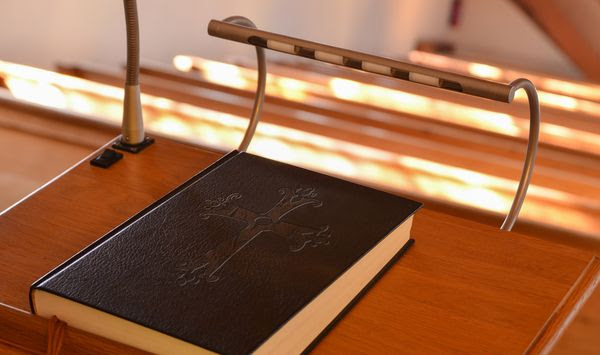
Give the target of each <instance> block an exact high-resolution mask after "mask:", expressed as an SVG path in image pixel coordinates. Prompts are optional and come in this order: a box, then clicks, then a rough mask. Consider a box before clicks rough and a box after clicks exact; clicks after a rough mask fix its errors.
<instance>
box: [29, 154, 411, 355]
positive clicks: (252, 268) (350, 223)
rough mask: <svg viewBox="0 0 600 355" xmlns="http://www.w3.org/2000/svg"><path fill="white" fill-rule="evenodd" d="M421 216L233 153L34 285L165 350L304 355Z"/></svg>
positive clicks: (77, 311)
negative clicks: (417, 217)
mask: <svg viewBox="0 0 600 355" xmlns="http://www.w3.org/2000/svg"><path fill="white" fill-rule="evenodd" d="M420 206H421V204H420V203H418V202H415V201H411V200H408V199H405V198H401V197H398V196H395V195H391V194H388V193H385V192H382V191H378V190H375V189H371V188H367V187H364V186H361V185H357V184H354V183H351V182H348V181H344V180H341V179H338V178H334V177H331V176H327V175H323V174H319V173H315V172H313V171H309V170H305V169H301V168H298V167H294V166H291V165H287V164H283V163H280V162H276V161H273V160H269V159H265V158H262V157H258V156H255V155H251V154H247V153H239V152H232V153H230V154H228V155H227V156H225V157H223V158H222V159H220V160H219V161H218V162H216V163H215V164H214V165H212V166H211V167H209V168H207V169H205V170H204V171H202V172H201V173H199V174H198V175H197V176H195V177H193V178H192V179H190V180H189V181H187V182H186V183H185V184H183V185H182V186H180V187H178V188H177V189H175V190H174V191H172V192H171V193H169V194H168V195H167V196H165V197H163V198H162V199H160V200H159V201H157V202H155V203H154V204H152V205H151V206H149V207H148V208H146V209H145V210H143V211H141V212H140V213H138V214H137V215H136V216H134V217H132V218H131V219H130V220H128V221H126V222H125V223H123V224H122V225H121V226H119V227H117V228H116V229H114V230H113V231H111V232H110V233H108V234H107V235H105V236H104V237H102V238H100V239H99V240H98V241H96V242H95V243H93V244H92V245H90V246H89V247H87V248H86V249H84V250H83V251H81V252H80V253H78V254H77V255H75V256H74V257H72V258H71V259H69V260H68V261H66V262H65V263H63V264H62V265H60V266H59V267H57V268H56V269H55V270H53V271H51V272H50V273H49V274H47V275H45V276H44V277H42V278H41V279H40V280H39V281H37V282H36V283H34V284H33V285H32V287H31V292H30V301H31V307H32V310H33V311H34V312H35V313H36V314H38V315H41V316H43V317H51V316H53V315H56V316H57V317H58V318H59V319H61V320H64V321H66V322H67V323H68V324H69V325H71V326H74V327H76V328H80V329H83V330H87V331H90V332H93V333H96V334H98V335H102V336H105V337H107V338H111V339H114V340H116V341H119V342H122V343H126V344H129V345H132V346H135V347H138V348H141V349H144V350H147V351H150V352H155V353H169V354H173V353H205V352H207V351H209V352H217V353H225V354H243V353H250V352H256V353H277V354H283V353H299V352H302V351H304V350H305V349H306V348H307V347H309V346H311V344H313V343H314V342H315V339H317V338H318V337H319V335H321V334H322V333H323V332H324V331H326V330H327V329H328V328H329V327H330V326H331V324H332V322H334V321H335V320H336V319H339V317H340V316H341V314H343V312H344V310H346V309H348V308H349V307H350V305H351V304H352V303H353V302H354V301H355V300H356V299H357V298H358V297H359V295H360V294H361V293H362V292H363V291H364V290H365V289H366V288H367V287H368V286H369V285H370V284H372V283H373V282H374V281H373V280H375V279H376V278H377V276H378V275H380V274H381V273H382V270H384V269H385V268H386V266H389V265H390V263H391V262H393V260H394V259H395V257H397V256H398V255H399V254H401V253H402V251H403V250H405V249H406V248H407V247H408V246H409V245H410V244H411V242H412V240H410V237H409V233H410V227H411V222H412V216H413V214H414V213H415V211H416V210H417V209H419V207H420ZM398 292H401V290H398ZM399 316H400V315H399Z"/></svg>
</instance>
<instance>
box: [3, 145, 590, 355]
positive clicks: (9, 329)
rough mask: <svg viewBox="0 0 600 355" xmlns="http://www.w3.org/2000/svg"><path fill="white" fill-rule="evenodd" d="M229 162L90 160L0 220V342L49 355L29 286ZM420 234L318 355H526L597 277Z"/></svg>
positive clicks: (506, 248)
mask: <svg viewBox="0 0 600 355" xmlns="http://www.w3.org/2000/svg"><path fill="white" fill-rule="evenodd" d="M221 155H222V154H221V153H217V152H210V151H206V150H202V149H200V148H196V147H191V146H186V145H183V144H180V143H175V142H173V141H169V140H166V139H158V140H157V143H156V144H154V145H153V146H151V147H149V148H147V150H145V151H144V152H142V153H141V154H139V155H134V154H127V153H126V154H125V157H124V158H123V159H122V160H121V161H119V162H118V163H117V164H115V165H114V166H113V167H111V168H110V169H107V170H104V169H99V168H95V167H91V166H90V165H89V162H88V161H87V160H84V161H83V162H81V163H80V164H79V165H77V166H75V167H74V168H73V169H71V170H70V171H68V172H67V173H65V174H63V175H62V176H60V177H59V178H57V179H55V180H54V181H53V182H51V183H49V184H47V185H46V186H45V187H43V188H41V189H40V190H39V191H38V192H37V193H35V194H33V195H32V196H30V197H29V198H27V199H26V200H24V201H22V202H21V203H20V204H18V205H16V206H15V207H13V208H12V209H10V210H8V211H5V212H4V213H3V214H2V215H0V342H4V343H8V344H11V345H10V348H9V346H6V348H7V349H11V351H12V350H13V348H14V349H17V348H18V349H27V350H29V351H37V352H43V351H45V347H44V346H45V343H44V337H45V332H44V329H45V328H44V323H43V322H41V321H40V319H39V318H38V317H33V316H31V315H28V314H27V313H26V312H28V311H29V305H28V289H29V285H30V284H31V283H32V282H33V281H35V280H36V279H37V278H39V277H40V276H42V275H43V274H45V273H46V272H47V271H49V270H50V269H52V268H53V267H55V266H56V265H58V264H59V263H61V262H62V261H64V260H65V259H67V258H68V257H70V256H71V255H73V254H74V253H76V252H77V251H79V250H80V249H82V248H83V247H85V246H86V245H87V244H89V243H90V242H92V241H93V240H95V239H97V238H98V237H100V236H102V235H103V234H104V233H106V232H108V231H109V230H110V229H112V228H114V227H115V226H117V225H118V224H119V223H121V222H123V221H124V220H126V219H127V218H128V217H129V216H131V215H133V214H134V213H135V212H137V211H139V210H140V209H142V208H144V207H145V206H147V205H149V204H150V203H152V202H153V201H154V200H156V199H158V198H159V197H161V196H162V195H164V194H165V193H167V192H168V191H170V190H171V189H172V188H174V187H176V186H177V185H179V184H181V183H182V182H183V181H185V180H186V179H187V178H189V177H191V176H192V175H193V174H194V173H196V172H198V171H199V170H201V169H203V168H204V167H206V166H207V165H209V164H210V163H212V162H214V161H215V160H217V159H218V158H219V157H220V156H221ZM412 235H413V237H414V239H415V240H416V243H415V245H414V246H413V248H411V249H410V250H409V251H408V253H407V254H406V255H405V256H403V257H402V258H401V259H400V260H399V261H398V262H397V263H396V264H395V265H394V266H393V267H392V268H391V269H390V271H388V272H387V273H386V274H385V275H384V277H383V278H382V279H381V281H379V282H378V283H376V285H375V286H374V287H373V288H372V289H371V291H370V292H368V293H367V294H366V296H365V297H364V298H363V299H362V300H361V301H360V302H359V303H358V304H357V305H356V307H354V308H353V309H352V310H351V311H350V312H349V313H348V314H347V315H346V316H345V317H344V318H343V319H342V320H341V321H340V322H339V323H338V325H337V326H336V327H335V328H334V329H333V330H332V331H331V333H330V334H329V335H328V336H327V337H325V339H324V340H323V341H322V342H321V343H320V344H319V345H318V346H317V347H316V348H315V350H314V351H315V353H324V354H325V353H342V352H354V353H356V352H370V353H374V352H378V353H382V352H386V353H388V352H389V353H446V352H471V353H472V352H497V353H522V352H523V351H524V350H525V349H527V348H528V346H530V344H532V342H533V341H534V339H537V341H536V342H534V343H533V347H534V349H538V350H539V349H540V348H541V347H543V346H544V345H545V344H547V343H549V339H551V337H552V336H553V335H555V334H558V332H560V330H561V329H562V327H563V326H564V324H566V322H565V321H564V320H565V319H566V318H567V315H569V314H570V312H571V311H572V309H575V308H577V307H576V306H577V304H578V300H580V299H581V296H582V294H584V292H585V291H588V290H589V289H591V287H593V283H594V282H593V281H594V280H595V279H597V277H598V273H599V269H600V262H599V260H598V259H597V258H596V259H593V258H592V255H591V254H590V253H586V252H583V251H581V250H578V249H573V248H569V247H565V246H559V245H557V244H554V243H551V242H548V241H543V240H539V239H536V238H533V237H528V236H524V235H519V234H515V233H507V232H500V231H499V230H497V229H496V228H494V227H491V226H487V225H483V224H479V223H476V222H472V221H468V220H463V219H460V218H457V217H451V216H447V215H444V214H440V213H436V212H432V211H429V210H427V209H424V210H422V211H420V212H419V213H418V214H417V216H416V219H415V223H414V227H413V232H412ZM2 304H3V305H4V307H2ZM19 327H20V328H19ZM66 334H76V335H77V334H79V336H78V337H75V338H77V339H79V342H78V343H77V342H76V341H75V340H73V343H69V339H66V340H65V345H64V352H65V353H77V352H81V351H82V349H81V348H80V347H81V344H82V340H81V339H87V341H89V342H97V341H100V342H102V341H103V340H93V339H94V337H93V336H91V335H85V334H83V332H80V331H78V330H68V331H67V333H66ZM81 334H83V335H81ZM72 338H73V337H72ZM90 339H92V340H90ZM105 342H106V343H107V344H110V343H111V342H107V341H105ZM83 343H85V341H83ZM111 346H113V348H111V349H113V350H114V349H117V348H118V349H120V350H122V351H123V352H125V351H129V350H131V349H129V348H127V347H122V348H119V347H118V345H114V344H112V345H111ZM115 346H117V347H116V348H115ZM0 349H3V348H2V347H0ZM94 349H95V350H90V349H86V350H87V351H86V352H88V353H89V352H91V353H96V352H99V351H98V347H96V348H94Z"/></svg>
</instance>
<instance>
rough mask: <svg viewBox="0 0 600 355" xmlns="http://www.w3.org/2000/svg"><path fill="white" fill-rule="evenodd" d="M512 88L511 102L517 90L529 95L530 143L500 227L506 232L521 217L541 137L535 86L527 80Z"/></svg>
mask: <svg viewBox="0 0 600 355" xmlns="http://www.w3.org/2000/svg"><path fill="white" fill-rule="evenodd" d="M510 86H511V87H512V89H511V91H510V99H509V102H511V101H512V100H513V98H514V96H515V92H516V91H517V90H519V89H524V90H525V92H526V93H527V98H528V100H529V142H528V143H527V152H526V153H525V163H524V165H523V172H522V173H521V180H520V181H519V187H518V188H517V192H516V193H515V198H514V200H513V203H512V206H511V207H510V211H509V212H508V214H507V215H506V218H505V219H504V222H503V223H502V226H501V227H500V229H502V230H506V231H510V230H511V229H512V228H513V226H514V225H515V222H516V221H517V217H518V216H519V212H520V211H521V206H523V201H524V200H525V195H526V194H527V188H528V187H529V183H530V182H531V176H532V174H533V166H534V163H535V156H536V154H537V146H538V140H539V136H540V103H539V100H538V95H537V91H536V89H535V85H533V83H532V82H531V81H529V80H527V79H517V80H514V81H513V82H511V83H510Z"/></svg>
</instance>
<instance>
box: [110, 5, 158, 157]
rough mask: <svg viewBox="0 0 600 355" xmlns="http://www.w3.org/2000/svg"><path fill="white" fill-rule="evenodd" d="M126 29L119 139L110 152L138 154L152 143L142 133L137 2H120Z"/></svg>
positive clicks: (151, 140)
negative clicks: (123, 11) (125, 58)
mask: <svg viewBox="0 0 600 355" xmlns="http://www.w3.org/2000/svg"><path fill="white" fill-rule="evenodd" d="M123 6H124V8H125V24H126V28H127V73H126V79H125V90H124V91H125V96H124V98H123V120H122V122H121V137H120V139H119V140H118V141H117V142H115V143H114V144H113V148H115V149H121V150H126V151H129V152H131V153H138V152H139V151H141V150H142V149H144V148H145V147H147V146H148V145H150V144H152V142H154V139H152V138H150V137H146V135H145V133H144V117H143V116H142V102H141V99H140V34H139V24H138V13H137V4H136V0H123Z"/></svg>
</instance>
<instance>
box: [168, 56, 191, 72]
mask: <svg viewBox="0 0 600 355" xmlns="http://www.w3.org/2000/svg"><path fill="white" fill-rule="evenodd" d="M173 65H174V66H175V68H177V70H180V71H184V72H188V71H190V70H192V69H193V67H194V62H193V61H192V58H190V57H188V56H185V55H176V56H175V57H174V58H173Z"/></svg>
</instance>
